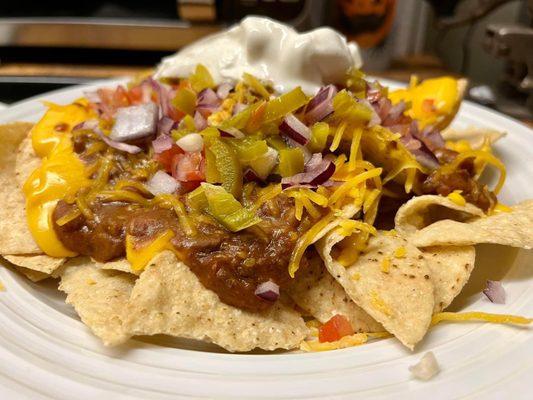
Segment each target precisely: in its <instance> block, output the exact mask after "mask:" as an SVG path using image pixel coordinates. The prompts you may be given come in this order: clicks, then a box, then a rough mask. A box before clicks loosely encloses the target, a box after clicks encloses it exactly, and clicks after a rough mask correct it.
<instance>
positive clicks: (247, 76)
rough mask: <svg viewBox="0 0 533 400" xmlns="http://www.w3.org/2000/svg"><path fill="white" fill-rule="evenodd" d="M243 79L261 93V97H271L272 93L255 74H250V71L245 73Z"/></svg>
mask: <svg viewBox="0 0 533 400" xmlns="http://www.w3.org/2000/svg"><path fill="white" fill-rule="evenodd" d="M243 81H244V83H246V85H248V87H250V88H251V89H252V90H253V91H254V92H256V93H257V94H259V95H260V96H261V97H263V98H265V99H266V100H268V99H269V98H270V93H269V92H268V90H267V89H266V88H265V87H264V86H263V84H262V83H261V82H259V79H257V78H256V77H255V76H253V75H250V74H248V73H246V72H245V73H244V74H243Z"/></svg>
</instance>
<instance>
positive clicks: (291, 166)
mask: <svg viewBox="0 0 533 400" xmlns="http://www.w3.org/2000/svg"><path fill="white" fill-rule="evenodd" d="M303 171H304V153H303V152H302V150H300V149H299V148H297V147H296V148H287V149H282V150H280V151H279V173H280V175H281V176H282V177H283V178H286V177H288V176H293V175H295V174H299V173H300V172H303Z"/></svg>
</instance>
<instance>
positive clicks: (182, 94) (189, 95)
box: [172, 88, 196, 115]
mask: <svg viewBox="0 0 533 400" xmlns="http://www.w3.org/2000/svg"><path fill="white" fill-rule="evenodd" d="M172 105H173V106H174V107H176V108H177V109H178V110H179V111H181V112H183V113H185V114H188V115H193V114H194V110H195V109H196V93H194V91H193V90H191V89H188V88H181V89H178V90H177V91H176V95H175V96H174V98H173V99H172Z"/></svg>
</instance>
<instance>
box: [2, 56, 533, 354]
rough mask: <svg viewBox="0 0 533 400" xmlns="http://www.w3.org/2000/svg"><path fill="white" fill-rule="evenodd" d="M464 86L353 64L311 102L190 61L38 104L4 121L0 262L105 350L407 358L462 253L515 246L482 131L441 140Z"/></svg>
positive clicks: (512, 218) (457, 272)
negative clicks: (155, 343) (174, 345)
mask: <svg viewBox="0 0 533 400" xmlns="http://www.w3.org/2000/svg"><path fill="white" fill-rule="evenodd" d="M464 85H465V83H464V82H463V81H462V80H456V79H453V78H450V77H444V78H438V79H430V80H426V81H423V82H418V81H417V80H416V79H415V80H412V82H411V84H410V85H409V87H408V88H406V89H401V90H396V91H390V90H389V89H387V88H386V87H384V86H382V85H380V84H379V83H378V82H376V81H372V80H369V79H368V78H366V77H365V76H364V75H363V74H362V73H361V72H360V71H359V70H357V69H350V70H348V71H346V75H345V77H344V79H343V80H342V81H339V82H336V83H335V84H330V85H327V86H324V87H322V88H321V89H320V90H319V91H318V92H317V93H315V94H314V95H311V96H309V95H307V94H305V93H304V92H303V91H302V89H301V88H300V87H296V88H293V89H292V90H290V91H287V92H284V93H278V92H277V91H275V90H274V85H273V84H272V82H268V81H262V80H260V79H258V78H256V77H254V76H252V75H250V74H246V73H245V74H244V75H243V76H242V79H241V80H240V81H238V82H236V83H234V82H223V83H215V81H214V79H213V78H212V75H211V73H210V71H209V70H208V69H207V68H206V67H204V66H203V65H201V64H199V65H197V66H196V68H195V71H194V73H192V74H191V75H190V76H188V77H186V78H179V79H178V78H176V79H168V78H165V79H155V78H154V77H153V76H143V77H138V78H136V79H134V80H132V81H131V82H130V83H128V84H127V85H119V86H118V87H115V88H101V89H98V90H96V91H94V92H90V93H86V95H85V96H84V97H83V98H80V99H78V100H76V101H75V102H73V103H71V104H67V105H59V104H52V103H46V107H47V109H48V110H47V111H46V113H45V115H44V116H43V117H42V119H41V120H40V121H39V122H38V123H37V124H35V125H34V126H31V125H30V124H11V125H6V126H4V127H3V131H2V139H3V143H4V146H3V147H2V149H0V152H1V153H0V156H1V174H0V179H1V180H2V183H3V185H2V188H3V191H4V200H5V202H4V207H3V208H2V210H1V213H2V215H1V219H0V228H1V229H0V253H1V254H2V255H3V257H4V258H5V259H6V260H8V261H10V262H11V263H12V264H13V265H15V266H16V268H18V269H19V270H20V271H21V272H22V273H23V274H25V275H27V276H28V278H29V279H32V280H34V281H38V280H41V279H46V278H48V277H58V278H59V279H60V285H59V289H60V290H62V291H64V292H65V293H66V294H67V298H66V301H67V303H69V304H72V305H73V306H74V308H75V309H76V311H77V312H78V314H79V315H80V317H81V320H82V321H83V322H84V323H85V324H87V325H88V326H89V327H90V328H91V330H92V331H93V332H94V334H95V335H97V336H99V337H100V338H101V339H102V341H103V342H104V343H105V344H107V345H117V344H120V343H123V342H125V341H127V340H128V339H129V338H131V337H132V336H136V335H155V334H166V335H171V336H176V337H183V338H190V339H197V340H202V341H208V342H212V343H215V344H218V345H219V346H221V347H223V348H225V349H227V350H229V351H249V350H252V349H254V348H261V349H265V350H274V349H279V348H282V349H292V348H298V347H301V348H302V349H304V350H313V349H314V350H325V349H330V348H339V347H347V346H352V345H357V344H361V343H364V342H365V341H366V340H368V339H369V338H377V337H387V336H390V335H393V336H395V337H396V338H397V339H399V340H400V341H401V342H402V343H403V344H404V345H405V346H407V347H409V348H411V349H412V348H414V346H415V345H416V343H418V342H419V341H420V340H421V339H422V338H423V337H424V335H425V334H426V332H427V330H428V328H429V327H430V325H431V324H432V321H433V323H436V322H435V321H436V319H435V318H437V319H438V321H440V320H443V319H446V318H448V317H447V316H446V315H444V314H443V313H441V311H443V310H444V309H445V308H446V307H447V306H448V305H449V304H450V303H451V302H452V300H453V299H454V297H455V296H456V295H457V294H458V293H459V292H460V291H461V289H462V287H463V286H464V284H465V283H466V281H467V280H468V278H469V276H470V273H471V271H472V268H473V267H474V262H475V249H474V247H473V245H475V244H477V243H500V244H505V245H509V246H515V247H523V248H531V246H532V238H533V232H532V228H533V208H532V203H531V202H525V203H522V204H519V205H517V206H514V207H509V206H505V205H503V204H500V203H499V202H498V200H497V194H498V192H499V191H500V190H501V188H502V186H503V184H504V180H505V166H504V164H503V163H502V162H501V161H500V160H499V159H498V158H497V157H496V156H495V155H494V154H493V153H492V148H491V146H492V143H493V142H494V135H493V134H492V133H491V134H490V135H487V137H486V138H484V136H483V132H479V133H478V134H476V135H472V134H471V135H470V136H468V137H466V138H461V137H460V136H458V134H457V132H454V135H455V136H454V139H455V140H448V141H447V140H445V139H444V137H443V135H442V134H441V131H442V130H443V129H445V128H446V127H447V126H448V124H449V123H450V121H451V120H452V119H453V117H454V115H455V113H456V112H457V110H458V108H459V106H460V103H461V100H462V93H463V90H464ZM444 136H446V135H444ZM469 139H473V140H469ZM488 168H494V169H496V170H497V171H498V172H499V179H498V181H497V183H496V185H495V186H492V187H489V186H487V185H486V184H484V183H483V181H482V179H481V176H482V173H483V172H484V170H486V169H488ZM500 228H501V229H500ZM498 229H500V230H498ZM449 318H450V319H452V318H455V319H458V317H457V316H455V317H449ZM472 318H481V319H486V320H491V319H492V320H494V321H496V322H510V323H529V322H530V320H528V319H511V320H504V319H501V318H500V319H498V317H496V316H487V315H476V316H475V317H472ZM306 339H307V340H306ZM332 343H333V344H332Z"/></svg>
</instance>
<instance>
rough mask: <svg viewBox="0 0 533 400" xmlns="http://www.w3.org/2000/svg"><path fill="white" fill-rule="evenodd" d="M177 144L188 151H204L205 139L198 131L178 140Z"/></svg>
mask: <svg viewBox="0 0 533 400" xmlns="http://www.w3.org/2000/svg"><path fill="white" fill-rule="evenodd" d="M176 144H177V145H178V146H179V147H181V148H182V149H183V150H185V151H188V152H193V151H202V149H203V148H204V139H203V138H202V135H200V134H198V133H189V134H188V135H185V136H183V137H182V138H180V139H178V140H177V141H176Z"/></svg>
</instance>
